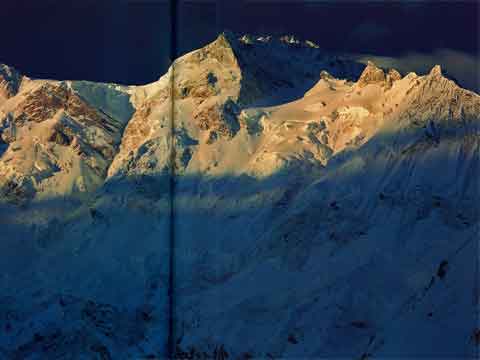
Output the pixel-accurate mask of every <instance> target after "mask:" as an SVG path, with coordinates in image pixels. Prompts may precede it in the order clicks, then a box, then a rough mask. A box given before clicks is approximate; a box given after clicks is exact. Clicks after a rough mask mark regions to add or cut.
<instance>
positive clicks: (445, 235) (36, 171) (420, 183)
mask: <svg viewBox="0 0 480 360" xmlns="http://www.w3.org/2000/svg"><path fill="white" fill-rule="evenodd" d="M479 114H480V97H479V95H477V94H475V93H473V92H471V91H467V90H464V89H462V88H460V87H459V86H457V84H455V83H454V82H453V81H452V80H449V79H448V78H446V77H444V76H443V75H442V71H441V69H440V67H439V66H436V67H434V68H433V69H432V70H431V71H430V73H428V74H425V75H417V74H415V73H409V74H405V75H404V76H402V75H401V74H400V73H398V72H397V71H396V70H394V69H388V70H384V69H380V68H378V67H377V66H375V64H373V63H368V64H367V66H365V65H363V64H360V63H357V62H355V61H352V60H350V59H348V58H342V57H340V56H336V55H334V54H329V53H326V52H324V51H322V50H321V49H320V48H319V46H317V45H316V44H314V43H312V42H309V41H306V42H303V41H300V40H297V39H295V38H294V37H292V36H285V37H282V38H280V39H276V38H272V37H265V36H263V37H261V36H247V35H246V36H242V37H239V36H235V35H233V34H231V33H228V32H227V33H223V34H221V35H220V36H219V37H218V38H217V39H216V40H215V41H214V42H212V43H211V44H209V45H207V46H205V47H204V48H201V49H199V50H196V51H193V52H191V53H188V54H186V55H184V56H182V57H181V58H179V59H177V60H176V61H175V62H174V63H173V64H172V66H171V67H170V69H169V71H168V73H167V74H165V75H164V76H162V77H161V78H160V79H159V80H158V81H156V82H154V83H152V84H147V85H144V86H119V85H115V84H98V83H90V82H81V81H51V80H33V79H29V78H27V77H25V76H22V75H21V74H19V73H18V72H17V71H16V70H15V69H13V68H11V67H8V66H6V65H2V66H1V67H0V138H1V140H0V230H1V233H0V239H1V241H0V254H1V256H0V289H1V291H0V296H1V297H0V304H1V306H0V357H2V356H3V357H5V358H22V359H23V358H33V359H35V358H40V359H42V358H54V357H60V358H62V357H66V358H68V357H73V358H82V356H83V357H85V358H91V357H93V356H97V357H100V358H115V359H117V358H142V357H147V358H148V357H165V356H167V355H168V354H169V350H170V351H171V350H174V353H173V355H175V356H176V357H177V358H212V357H215V358H218V359H219V358H225V357H226V356H227V355H228V357H229V358H332V357H344V358H352V359H359V358H361V359H367V358H368V359H370V358H372V359H373V358H386V357H397V358H401V357H417V358H418V357H428V356H429V357H434V358H439V357H450V358H462V357H469V356H470V357H473V356H474V355H475V354H476V352H478V346H479V345H478V344H479V337H480V330H479V327H478V324H477V321H476V319H477V317H478V309H479V302H480V288H479V285H478V268H477V264H478V260H479V253H478V231H479V228H478V226H479V208H478V203H479V200H480V199H479V198H480V196H479V192H480V188H479V185H480V184H479V156H478V155H479V154H478V151H479V125H480V121H479ZM172 177H173V178H172ZM172 186H173V187H172ZM172 196H173V197H172ZM172 215H173V216H172ZM172 231H173V233H172ZM171 279H173V283H170V280H171ZM169 291H170V293H171V296H172V297H171V298H169V295H168V294H169ZM172 304H173V308H170V306H171V305H172ZM170 313H172V314H173V322H172V323H170V321H169V314H170ZM170 325H172V326H170ZM168 340H170V344H173V349H167V342H168Z"/></svg>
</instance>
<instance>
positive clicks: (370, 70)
mask: <svg viewBox="0 0 480 360" xmlns="http://www.w3.org/2000/svg"><path fill="white" fill-rule="evenodd" d="M384 81H385V73H384V72H383V70H382V69H380V68H379V67H377V65H375V64H374V63H373V62H372V61H370V60H369V61H368V62H367V66H366V67H365V69H364V70H363V72H362V75H360V78H359V79H358V84H359V86H361V87H363V86H366V85H368V84H376V83H379V82H384Z"/></svg>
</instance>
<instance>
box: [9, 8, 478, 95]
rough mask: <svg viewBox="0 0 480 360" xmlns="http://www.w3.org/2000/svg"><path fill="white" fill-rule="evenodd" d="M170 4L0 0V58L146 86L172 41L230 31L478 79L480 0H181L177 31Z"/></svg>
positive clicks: (39, 72) (43, 72)
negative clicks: (289, 38) (291, 38)
mask: <svg viewBox="0 0 480 360" xmlns="http://www.w3.org/2000/svg"><path fill="white" fill-rule="evenodd" d="M171 3H172V1H169V0H42V1H39V0H2V1H1V5H0V10H1V11H0V33H1V34H2V41H1V44H0V62H5V63H8V64H12V65H14V66H16V67H18V68H19V69H20V70H21V71H23V72H25V73H27V74H29V75H31V76H34V77H50V78H68V79H88V80H96V81H113V82H120V83H135V84H138V83H146V82H150V81H154V80H156V79H157V78H158V77H159V76H160V75H162V74H163V73H165V71H166V69H167V66H168V64H169V59H170V57H171V56H172V50H175V49H172V47H171V39H172V38H175V44H176V51H178V54H183V53H186V52H188V51H191V50H193V49H196V48H198V47H201V46H203V45H205V44H206V43H207V42H209V41H212V40H213V39H214V38H215V37H216V36H217V34H218V33H219V32H221V31H222V30H223V29H231V30H233V31H236V32H239V33H268V34H272V35H275V34H285V33H289V34H295V35H297V36H298V37H300V38H303V39H309V40H312V41H314V42H316V43H318V44H319V45H320V46H321V47H322V48H324V49H326V50H330V51H337V52H342V53H363V54H372V55H375V56H377V57H388V58H395V59H397V64H399V65H400V66H398V67H404V66H405V67H406V66H407V64H410V65H412V66H413V65H415V67H414V69H415V71H418V70H416V69H419V68H421V66H422V64H421V63H422V61H425V64H427V63H428V66H427V65H425V66H426V67H430V64H431V63H432V62H440V63H441V62H445V67H447V68H448V72H449V73H452V74H456V75H455V76H456V77H458V78H459V79H462V82H463V84H469V85H468V86H474V85H475V80H474V79H473V78H474V77H475V76H473V75H472V74H473V73H474V70H476V64H477V63H478V50H479V48H478V40H479V39H478V11H479V3H478V1H467V2H459V1H455V2H453V1H447V2H444V1H375V0H370V1H363V0H358V1H343V0H339V1H326V0H325V1H323V0H316V1H313V0H310V1H300V0H296V1H294V0H289V1H283V0H276V1H273V0H248V1H247V0H235V1H234V0H225V1H220V0H219V1H214V0H211V1H210V0H179V1H177V4H178V6H177V7H176V8H177V17H176V22H175V23H174V24H176V26H177V28H178V31H177V33H176V34H175V36H174V37H172V33H171V32H170V29H171V28H172V25H173V24H172V23H171V21H170V19H171V18H170V13H171ZM439 49H448V50H439ZM449 51H450V53H449ZM452 54H455V55H452ZM435 58H437V61H435ZM440 58H441V59H442V61H439V59H440ZM413 59H416V60H415V61H414V60H413ZM447 64H448V66H447ZM419 72H422V71H419ZM472 84H473V85H472ZM475 88H477V89H478V87H475Z"/></svg>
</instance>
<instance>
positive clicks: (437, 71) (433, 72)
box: [429, 64, 442, 77]
mask: <svg viewBox="0 0 480 360" xmlns="http://www.w3.org/2000/svg"><path fill="white" fill-rule="evenodd" d="M429 75H431V76H435V77H439V76H442V68H441V66H440V65H438V64H437V65H435V66H434V67H433V68H432V70H430V73H429Z"/></svg>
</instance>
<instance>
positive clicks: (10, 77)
mask: <svg viewBox="0 0 480 360" xmlns="http://www.w3.org/2000/svg"><path fill="white" fill-rule="evenodd" d="M21 83H22V75H21V74H20V73H19V72H18V71H17V70H15V69H14V68H13V67H10V66H8V65H5V64H0V103H1V102H3V101H4V100H6V99H9V98H11V97H12V96H15V95H16V94H17V93H18V90H19V89H20V85H21Z"/></svg>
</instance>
